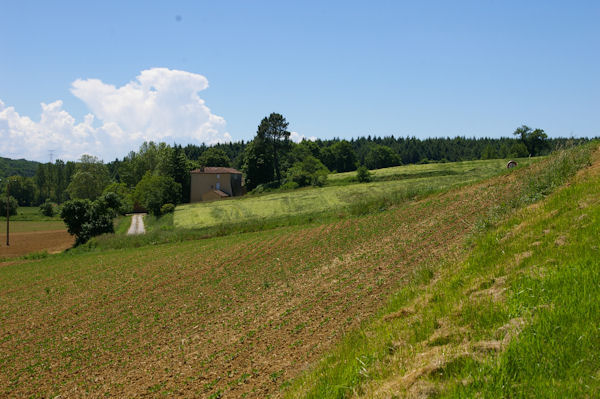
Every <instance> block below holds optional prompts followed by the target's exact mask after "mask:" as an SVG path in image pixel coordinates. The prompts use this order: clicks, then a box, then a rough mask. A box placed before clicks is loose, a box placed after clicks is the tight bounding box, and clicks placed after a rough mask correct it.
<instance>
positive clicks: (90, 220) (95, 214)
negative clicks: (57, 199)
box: [60, 193, 121, 246]
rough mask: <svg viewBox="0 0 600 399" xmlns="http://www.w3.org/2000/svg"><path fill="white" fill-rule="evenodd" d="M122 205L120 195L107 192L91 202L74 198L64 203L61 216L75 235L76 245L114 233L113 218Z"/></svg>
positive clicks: (69, 230)
mask: <svg viewBox="0 0 600 399" xmlns="http://www.w3.org/2000/svg"><path fill="white" fill-rule="evenodd" d="M120 207H121V202H120V200H119V197H118V196H117V195H116V194H114V193H107V194H105V195H103V196H101V197H99V198H98V199H97V200H96V201H94V202H91V201H90V200H87V199H74V200H71V201H67V202H65V203H64V205H63V207H62V210H61V212H60V217H61V218H62V219H63V220H64V221H65V224H66V225H67V230H68V232H69V234H71V235H74V236H75V245H76V246H77V245H80V244H83V243H85V242H87V241H88V240H89V239H90V238H92V237H94V236H98V235H100V234H105V233H114V231H115V229H114V225H113V218H114V217H115V216H116V214H117V210H118V209H119V208H120Z"/></svg>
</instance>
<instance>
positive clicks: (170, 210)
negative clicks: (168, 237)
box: [160, 203, 175, 215]
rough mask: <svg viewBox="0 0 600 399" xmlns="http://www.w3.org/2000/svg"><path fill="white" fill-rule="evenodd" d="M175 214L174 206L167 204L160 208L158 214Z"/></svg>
mask: <svg viewBox="0 0 600 399" xmlns="http://www.w3.org/2000/svg"><path fill="white" fill-rule="evenodd" d="M173 212H175V205H173V204H171V203H168V204H164V205H163V206H161V207H160V214H161V215H166V214H167V213H173Z"/></svg>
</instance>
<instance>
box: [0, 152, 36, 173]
mask: <svg viewBox="0 0 600 399" xmlns="http://www.w3.org/2000/svg"><path fill="white" fill-rule="evenodd" d="M39 164H40V163H39V162H35V161H28V160H26V159H10V158H2V157H0V178H3V177H8V176H24V177H32V176H33V175H35V172H36V171H37V167H38V165H39Z"/></svg>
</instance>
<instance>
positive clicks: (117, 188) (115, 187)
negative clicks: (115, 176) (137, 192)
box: [103, 183, 133, 215]
mask: <svg viewBox="0 0 600 399" xmlns="http://www.w3.org/2000/svg"><path fill="white" fill-rule="evenodd" d="M131 191H132V190H131V189H129V188H128V187H127V185H126V184H125V183H111V184H109V185H108V186H106V188H105V189H104V191H103V194H108V193H115V194H116V195H117V196H118V197H119V200H120V201H121V207H120V208H119V213H120V214H121V215H125V214H126V213H131V212H133V199H132V192H131Z"/></svg>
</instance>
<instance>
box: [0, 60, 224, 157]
mask: <svg viewBox="0 0 600 399" xmlns="http://www.w3.org/2000/svg"><path fill="white" fill-rule="evenodd" d="M207 87H208V80H207V79H206V77H204V76H202V75H199V74H195V73H190V72H186V71H178V70H171V69H167V68H152V69H148V70H145V71H142V72H141V73H140V74H139V75H138V76H137V77H136V79H135V80H133V81H131V82H129V83H127V84H125V85H123V86H121V87H115V86H114V85H111V84H107V83H104V82H102V81H101V80H99V79H85V80H82V79H78V80H76V81H74V82H73V83H72V86H71V93H73V95H74V96H76V97H77V98H79V99H81V100H82V101H83V102H84V103H85V104H86V105H87V106H88V108H89V110H90V111H91V113H90V114H88V115H86V116H85V118H84V120H83V121H81V122H76V121H75V119H74V118H73V117H72V116H71V115H70V114H69V113H68V112H67V111H65V110H64V109H63V104H62V101H60V100H58V101H55V102H53V103H50V104H44V103H42V104H41V106H42V112H41V116H40V120H39V122H36V121H33V120H31V119H30V118H29V117H27V116H22V115H19V113H18V112H17V111H16V110H15V109H14V107H6V106H5V104H4V103H3V102H2V101H1V100H0V138H1V140H0V152H1V153H2V155H3V156H5V157H10V158H27V159H33V160H39V161H46V160H47V159H48V150H54V151H55V154H56V156H57V157H59V158H61V159H65V160H67V159H70V160H73V159H77V158H78V157H79V156H80V155H81V154H83V153H88V154H92V155H96V156H99V157H101V158H104V159H105V160H111V159H113V158H115V157H121V156H123V155H125V154H126V153H128V152H129V151H131V150H135V149H137V147H138V146H139V145H140V144H141V143H142V142H144V141H166V142H169V143H171V142H177V143H184V144H185V143H189V142H192V143H198V144H199V143H207V144H214V143H217V142H227V141H231V136H230V135H229V133H227V131H226V122H225V119H223V118H222V117H220V116H217V115H214V114H213V113H212V112H211V110H210V109H209V108H208V107H207V106H206V104H205V102H204V100H203V99H202V98H200V97H199V95H198V92H200V91H202V90H205V89H206V88H207Z"/></svg>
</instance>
